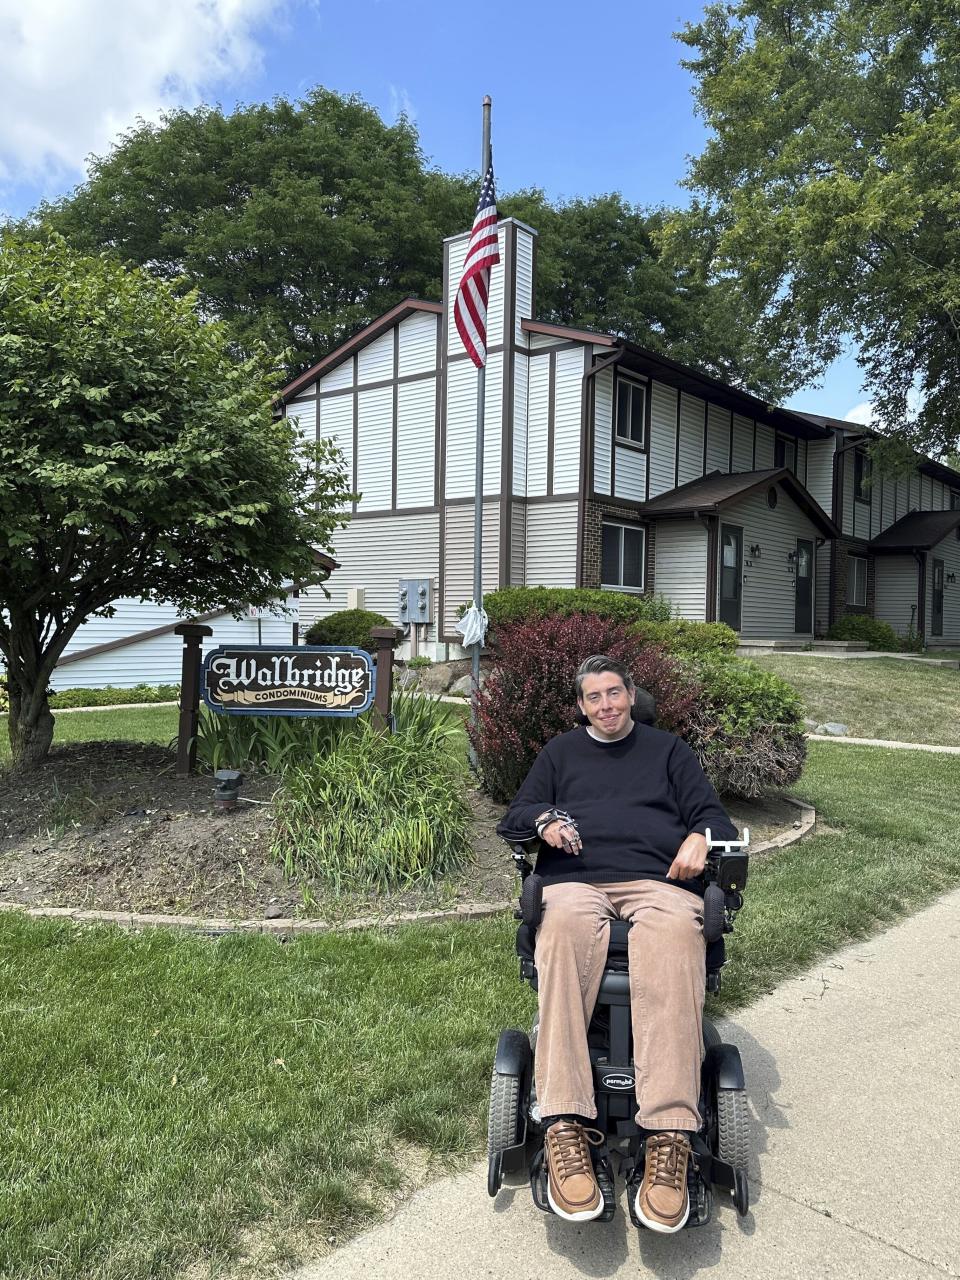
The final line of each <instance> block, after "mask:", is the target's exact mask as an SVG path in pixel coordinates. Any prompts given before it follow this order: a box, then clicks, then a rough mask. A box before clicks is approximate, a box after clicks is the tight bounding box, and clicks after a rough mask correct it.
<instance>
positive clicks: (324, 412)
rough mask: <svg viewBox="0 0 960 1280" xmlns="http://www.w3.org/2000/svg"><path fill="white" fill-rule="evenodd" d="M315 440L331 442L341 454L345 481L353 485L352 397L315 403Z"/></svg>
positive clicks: (340, 397) (341, 397)
mask: <svg viewBox="0 0 960 1280" xmlns="http://www.w3.org/2000/svg"><path fill="white" fill-rule="evenodd" d="M317 439H318V440H333V441H334V443H335V444H336V445H337V446H338V447H339V449H340V452H341V453H342V454H343V458H344V462H345V463H346V468H347V479H348V481H349V482H350V483H351V484H352V483H353V396H331V397H330V399H329V400H318V401H317Z"/></svg>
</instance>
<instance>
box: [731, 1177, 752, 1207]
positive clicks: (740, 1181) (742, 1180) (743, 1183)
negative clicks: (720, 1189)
mask: <svg viewBox="0 0 960 1280" xmlns="http://www.w3.org/2000/svg"><path fill="white" fill-rule="evenodd" d="M733 1176H734V1180H735V1182H736V1186H735V1187H734V1189H733V1193H732V1194H733V1204H734V1208H735V1209H736V1211H737V1213H738V1215H739V1216H740V1217H741V1218H743V1217H745V1216H746V1214H747V1212H748V1210H749V1208H750V1186H749V1184H748V1183H747V1175H746V1173H745V1171H744V1170H743V1169H736V1170H734V1175H733Z"/></svg>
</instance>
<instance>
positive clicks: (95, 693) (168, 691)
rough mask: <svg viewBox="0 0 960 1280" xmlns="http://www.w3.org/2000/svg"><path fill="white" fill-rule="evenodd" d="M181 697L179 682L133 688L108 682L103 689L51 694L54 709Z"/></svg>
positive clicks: (106, 705)
mask: <svg viewBox="0 0 960 1280" xmlns="http://www.w3.org/2000/svg"><path fill="white" fill-rule="evenodd" d="M179 697H180V686H179V685H178V684H138V685H134V687H133V688H132V689H116V688H114V686H113V685H109V684H108V685H104V686H103V688H101V689H60V690H59V691H58V692H57V693H52V694H51V695H50V707H51V709H52V710H54V711H56V710H58V709H61V710H62V709H63V708H64V707H120V706H125V705H126V704H127V703H130V702H176V701H178V699H179Z"/></svg>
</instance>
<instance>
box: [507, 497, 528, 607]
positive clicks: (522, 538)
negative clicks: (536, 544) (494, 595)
mask: <svg viewBox="0 0 960 1280" xmlns="http://www.w3.org/2000/svg"><path fill="white" fill-rule="evenodd" d="M526 563H527V506H526V503H524V502H515V503H514V504H513V506H512V507H511V508H510V585H511V586H512V587H522V586H523V585H524V573H525V572H526Z"/></svg>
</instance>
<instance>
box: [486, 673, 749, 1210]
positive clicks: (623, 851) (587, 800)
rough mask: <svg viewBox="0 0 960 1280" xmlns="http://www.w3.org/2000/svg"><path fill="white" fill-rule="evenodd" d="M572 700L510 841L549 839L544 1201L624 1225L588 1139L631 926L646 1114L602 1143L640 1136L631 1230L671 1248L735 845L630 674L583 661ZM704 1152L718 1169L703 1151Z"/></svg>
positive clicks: (699, 1125)
mask: <svg viewBox="0 0 960 1280" xmlns="http://www.w3.org/2000/svg"><path fill="white" fill-rule="evenodd" d="M576 696H577V705H578V707H579V711H580V716H579V717H578V719H579V720H580V722H581V724H582V725H583V726H585V727H581V728H577V729H574V730H571V731H570V732H568V733H563V734H560V735H558V736H557V737H555V738H553V739H552V740H551V741H550V742H548V743H547V744H546V746H545V747H544V748H543V750H542V751H541V752H540V754H539V756H538V757H537V759H536V761H535V762H534V764H533V767H532V768H531V770H530V772H529V774H528V775H527V777H526V779H525V780H524V782H523V784H522V785H521V787H520V790H519V791H518V792H517V795H516V797H515V799H514V801H513V803H512V805H511V806H510V809H509V811H508V812H507V814H506V816H505V817H504V819H503V821H502V822H501V824H500V826H499V827H498V831H499V833H500V834H501V835H502V836H503V838H504V839H506V840H508V841H510V842H512V843H513V842H515V841H517V840H518V839H520V840H522V839H524V838H529V839H532V838H533V837H534V833H535V834H536V836H537V837H539V840H540V846H539V853H538V857H537V863H536V876H538V877H539V878H540V881H541V882H542V914H541V916H540V921H539V925H538V926H536V928H537V931H536V941H535V963H536V969H535V977H534V981H535V983H536V985H537V989H538V992H539V1022H538V1030H537V1036H536V1054H535V1063H534V1083H535V1096H536V1108H537V1110H538V1112H539V1124H540V1127H542V1129H543V1131H544V1133H545V1139H544V1149H543V1156H542V1157H541V1163H542V1166H545V1170H544V1172H545V1186H546V1198H547V1200H548V1202H549V1208H550V1209H552V1211H553V1212H554V1213H556V1214H558V1215H559V1216H560V1217H562V1218H567V1219H568V1220H570V1221H574V1222H581V1221H589V1220H591V1219H594V1218H598V1217H600V1216H601V1215H604V1216H605V1217H609V1216H610V1214H612V1211H613V1210H612V1201H611V1197H612V1179H611V1182H610V1193H609V1194H608V1195H606V1196H605V1195H604V1194H602V1192H601V1186H600V1185H599V1183H598V1179H597V1172H596V1169H595V1164H594V1158H592V1156H591V1148H596V1147H601V1146H602V1144H604V1143H605V1142H606V1138H607V1133H606V1132H601V1131H598V1130H597V1129H595V1128H593V1127H592V1122H593V1121H595V1120H596V1119H597V1116H598V1111H597V1101H596V1095H595V1074H594V1068H595V1065H596V1051H595V1052H594V1059H593V1060H592V1059H591V1044H590V1042H589V1041H588V1032H589V1031H590V1029H591V1021H592V1019H593V1017H594V1010H595V1006H596V1004H597V998H598V993H599V991H600V988H601V981H602V980H603V977H604V970H605V967H606V964H607V952H608V943H609V939H610V926H611V922H612V921H615V920H618V919H620V920H625V921H629V923H630V928H629V934H628V935H627V953H628V957H629V986H628V991H627V978H626V977H624V979H623V982H624V995H623V999H622V1001H621V1003H623V1004H626V1003H627V1001H628V1000H629V1006H630V1015H631V1021H632V1030H633V1065H634V1068H635V1070H634V1074H633V1079H631V1078H630V1076H629V1074H626V1075H625V1077H624V1078H625V1081H626V1087H627V1088H632V1086H633V1084H634V1081H635V1090H636V1103H637V1109H636V1113H635V1124H634V1123H633V1122H632V1121H631V1120H630V1119H629V1114H628V1113H627V1115H628V1119H627V1120H626V1121H624V1122H621V1123H620V1124H619V1127H618V1128H617V1127H616V1126H613V1124H612V1122H608V1123H607V1125H606V1128H607V1129H608V1130H609V1129H610V1128H611V1127H614V1128H615V1129H616V1132H617V1133H619V1134H624V1135H626V1134H628V1133H632V1134H634V1135H639V1136H638V1138H637V1143H636V1146H637V1155H638V1158H637V1160H636V1163H635V1168H636V1177H635V1179H634V1183H633V1186H634V1187H635V1188H636V1190H635V1194H632V1195H631V1205H630V1208H631V1217H632V1218H633V1219H634V1220H635V1221H636V1222H637V1223H638V1224H642V1225H643V1226H645V1227H647V1228H649V1229H651V1230H653V1231H658V1232H664V1233H671V1232H675V1231H679V1230H680V1229H681V1228H682V1227H683V1226H685V1225H686V1224H687V1221H688V1217H689V1216H690V1190H689V1186H688V1182H692V1177H691V1178H688V1165H689V1162H690V1160H691V1142H692V1141H697V1139H696V1138H695V1135H697V1134H698V1133H701V1132H702V1130H703V1116H702V1115H701V1111H700V1099H701V1063H702V1061H703V1059H704V1039H703V1036H704V1032H703V1023H702V1011H703V1002H704V992H705V982H706V964H705V940H704V927H703V925H704V898H703V894H704V882H703V878H702V876H703V873H704V868H705V865H706V863H707V857H708V839H707V833H708V831H710V832H712V834H713V837H714V838H715V839H719V840H721V841H731V842H736V841H737V839H738V837H737V831H736V828H735V827H734V826H733V824H732V823H731V821H730V819H729V817H728V816H727V814H726V812H725V811H724V809H723V806H722V805H721V803H720V801H719V799H718V797H717V794H716V792H715V791H714V789H713V787H712V785H711V784H710V782H709V780H708V779H707V777H706V775H705V774H704V772H703V770H702V768H701V767H700V764H699V762H698V760H697V758H696V756H695V755H694V753H693V752H692V751H691V750H690V748H689V747H688V746H687V745H686V743H684V742H683V741H682V740H681V739H679V738H677V737H676V736H675V735H673V734H670V733H666V732H663V731H662V730H659V729H656V728H653V727H652V725H651V724H647V723H638V722H637V718H636V717H637V712H636V708H635V697H636V690H635V688H634V684H633V681H632V679H631V677H630V674H629V673H628V671H627V670H626V669H625V668H624V667H623V666H622V665H621V664H620V663H619V662H617V661H615V660H614V659H611V658H609V657H606V656H604V655H594V656H592V657H589V658H587V659H586V660H585V661H584V662H583V663H582V664H581V666H580V669H579V671H578V673H577V678H576ZM651 718H652V717H651ZM640 719H643V717H642V715H641V716H640ZM531 879H532V878H531ZM538 889H539V885H538ZM737 905H739V902H738V903H737ZM621 928H622V926H621ZM518 949H519V948H518ZM625 1014H626V1011H625V1010H624V1016H625ZM508 1034H522V1033H507V1032H505V1033H504V1035H508ZM734 1052H735V1051H734ZM604 1060H605V1059H601V1062H602V1061H604ZM610 1061H613V1059H610ZM494 1080H495V1082H496V1070H495V1075H494ZM741 1083H742V1081H741ZM621 1087H623V1080H621ZM618 1101H619V1100H618ZM606 1116H607V1113H606V1110H604V1118H605V1119H606ZM641 1143H642V1146H643V1151H642V1153H641V1152H640V1150H639V1148H640V1144H641ZM515 1149H516V1148H515ZM699 1149H700V1150H701V1151H703V1152H704V1154H705V1156H706V1159H707V1161H708V1162H709V1158H710V1157H709V1155H708V1154H707V1153H706V1148H705V1146H704V1143H703V1140H702V1138H701V1139H700V1140H699ZM604 1150H605V1148H604ZM594 1155H595V1153H594ZM641 1163H642V1179H640V1173H639V1171H640V1168H641ZM499 1167H500V1166H499V1165H498V1169H499ZM690 1173H691V1175H692V1173H693V1171H692V1170H691V1171H690ZM637 1183H639V1185H637ZM496 1185H497V1186H499V1173H498V1175H497V1180H496ZM745 1188H746V1181H745V1175H744V1176H743V1194H744V1195H745V1194H746V1190H745ZM491 1193H492V1194H495V1191H494V1190H493V1188H492V1187H491ZM731 1194H734V1193H733V1191H731ZM535 1196H536V1191H535ZM608 1201H611V1203H607V1202H608ZM541 1207H543V1208H546V1205H542V1206H541ZM739 1207H740V1204H739V1201H738V1208H739ZM605 1208H606V1209H607V1210H608V1212H607V1213H606V1214H605ZM701 1209H702V1206H701ZM743 1211H745V1209H744V1210H743ZM691 1225H694V1224H693V1223H691Z"/></svg>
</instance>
